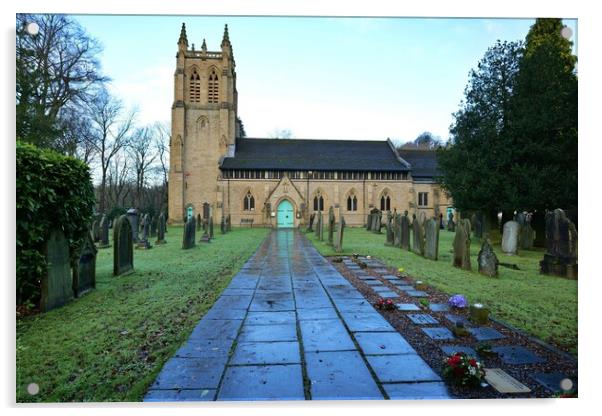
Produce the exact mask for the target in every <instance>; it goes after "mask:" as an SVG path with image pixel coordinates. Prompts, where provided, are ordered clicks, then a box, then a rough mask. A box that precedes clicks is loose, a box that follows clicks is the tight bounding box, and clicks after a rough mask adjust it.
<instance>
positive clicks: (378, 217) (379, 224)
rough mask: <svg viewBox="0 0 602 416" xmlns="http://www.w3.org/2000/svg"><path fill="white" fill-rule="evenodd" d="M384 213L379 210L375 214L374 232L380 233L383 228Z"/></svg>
mask: <svg viewBox="0 0 602 416" xmlns="http://www.w3.org/2000/svg"><path fill="white" fill-rule="evenodd" d="M382 218H383V216H382V213H381V212H378V213H375V214H374V221H372V232H374V233H379V234H380V229H381V228H382Z"/></svg>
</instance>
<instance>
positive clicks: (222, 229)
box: [219, 215, 226, 234]
mask: <svg viewBox="0 0 602 416" xmlns="http://www.w3.org/2000/svg"><path fill="white" fill-rule="evenodd" d="M219 229H220V232H221V233H222V234H226V219H225V218H224V216H223V215H222V220H221V221H220V223H219Z"/></svg>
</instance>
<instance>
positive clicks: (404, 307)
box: [395, 303, 420, 311]
mask: <svg viewBox="0 0 602 416" xmlns="http://www.w3.org/2000/svg"><path fill="white" fill-rule="evenodd" d="M395 306H396V307H397V309H399V310H400V311H419V310H420V307H419V306H418V305H415V304H413V303H396V304H395Z"/></svg>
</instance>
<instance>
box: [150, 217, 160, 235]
mask: <svg viewBox="0 0 602 416" xmlns="http://www.w3.org/2000/svg"><path fill="white" fill-rule="evenodd" d="M157 226H158V219H157V216H156V215H154V216H152V217H151V220H150V237H156V236H157Z"/></svg>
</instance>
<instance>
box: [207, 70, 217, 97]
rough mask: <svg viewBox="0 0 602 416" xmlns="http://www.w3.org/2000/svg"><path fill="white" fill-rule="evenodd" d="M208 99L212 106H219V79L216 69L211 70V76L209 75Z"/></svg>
mask: <svg viewBox="0 0 602 416" xmlns="http://www.w3.org/2000/svg"><path fill="white" fill-rule="evenodd" d="M207 97H208V100H209V103H210V104H217V103H218V102H219V101H218V100H219V89H218V79H217V74H216V73H215V69H213V70H211V74H209V90H208V94H207Z"/></svg>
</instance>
